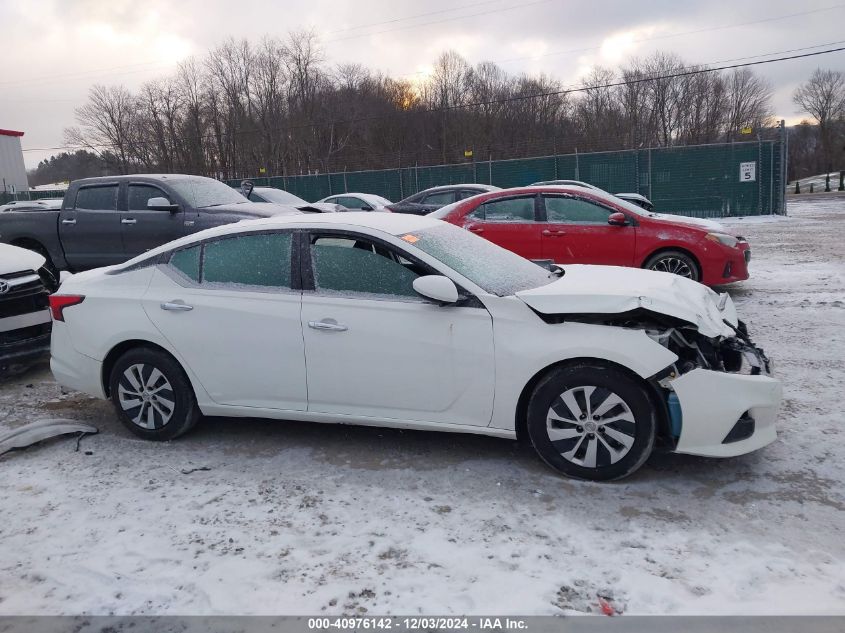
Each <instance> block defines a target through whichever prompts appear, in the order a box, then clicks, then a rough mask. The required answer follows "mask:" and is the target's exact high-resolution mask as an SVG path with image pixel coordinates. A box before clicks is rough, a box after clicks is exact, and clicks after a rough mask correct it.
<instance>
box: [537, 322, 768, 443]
mask: <svg viewBox="0 0 845 633" xmlns="http://www.w3.org/2000/svg"><path fill="white" fill-rule="evenodd" d="M541 317H542V318H544V320H546V321H547V322H550V323H553V322H557V323H562V322H567V321H568V322H573V321H576V322H581V323H592V324H596V325H607V326H614V327H622V328H626V329H637V330H642V331H644V333H645V334H646V335H648V336H649V338H651V339H652V340H653V341H655V342H656V343H658V344H659V345H661V346H663V347H665V348H666V349H668V350H669V351H671V352H672V353H673V354H674V355H675V356H677V360H676V361H675V362H674V363H672V364H671V365H669V366H668V367H666V368H665V369H664V370H662V371H661V372H659V373H657V374H656V375H654V376H652V377H651V378H650V379H649V382H650V384H651V385H652V387H653V394H654V396H655V399H656V400H657V401H658V402H657V403H656V404H658V403H659V404H660V405H661V409H662V412H663V417H664V419H665V424H664V425H663V428H662V430H661V433H660V437H659V445H660V446H661V447H662V448H665V449H667V450H671V451H675V452H679V453H688V454H692V455H703V456H709V457H729V456H734V455H741V454H744V453H748V452H750V451H753V450H756V449H758V448H761V447H763V446H765V445H766V444H769V443H770V442H772V441H774V440H775V439H776V437H777V436H776V433H775V427H774V423H775V419H776V417H777V410H778V407H779V406H780V400H781V385H780V382H779V381H778V380H776V379H774V378H773V377H772V361H771V360H770V359H769V358H768V356H767V355H766V353H765V352H764V351H763V349H761V348H760V347H758V346H756V345H755V344H754V343H753V342H752V341H751V339H750V337H749V336H748V331H747V328H746V326H745V324H744V323H743V322H741V321H737V322H736V325H733V324H731V323H730V322H729V321H727V320H724V323H725V325H726V326H727V328H728V329H727V330H726V332H733V336H728V335H724V336H715V337H708V336H704V335H703V334H701V333H700V332H699V330H698V328H697V327H696V326H694V325H692V324H690V323H687V322H684V321H682V320H679V319H676V318H673V317H669V316H667V315H661V314H656V313H654V312H650V311H648V310H642V309H640V310H635V311H631V312H629V313H626V314H623V315H607V314H604V315H597V314H593V315H585V314H568V315H562V314H557V315H541Z"/></svg>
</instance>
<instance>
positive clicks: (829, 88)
mask: <svg viewBox="0 0 845 633" xmlns="http://www.w3.org/2000/svg"><path fill="white" fill-rule="evenodd" d="M792 100H793V101H794V102H795V105H797V106H798V107H799V108H801V110H802V112H806V113H808V114H809V115H810V116H812V117H813V118H814V119H815V120H816V124H817V125H818V129H819V138H820V140H821V150H822V154H823V157H824V166H823V168H824V169H825V170H826V171H830V170H831V169H832V168H833V155H834V151H833V137H834V127H835V124H836V123H840V122H841V121H842V119H843V118H845V74H843V73H841V72H839V71H837V70H822V69H821V68H817V69H816V70H815V72H813V74H812V75H811V76H810V78H809V79H808V80H807V81H806V82H805V83H803V84H801V85H800V86H799V87H798V89H797V90H796V91H795V94H793V96H792Z"/></svg>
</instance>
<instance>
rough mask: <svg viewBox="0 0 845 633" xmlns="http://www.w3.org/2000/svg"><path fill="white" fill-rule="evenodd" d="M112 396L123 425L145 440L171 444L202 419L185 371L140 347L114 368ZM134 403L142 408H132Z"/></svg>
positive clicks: (170, 359)
mask: <svg viewBox="0 0 845 633" xmlns="http://www.w3.org/2000/svg"><path fill="white" fill-rule="evenodd" d="M156 372H158V374H156ZM139 385H140V388H139ZM109 394H110V396H111V400H112V403H113V404H114V407H115V410H116V411H117V415H118V417H120V421H121V422H123V424H124V425H125V426H126V428H128V429H129V430H130V431H132V432H133V433H134V434H135V435H137V436H138V437H142V438H144V439H146V440H156V441H166V440H172V439H174V438H176V437H179V436H180V435H182V434H183V433H187V432H188V431H190V430H191V429H192V428H193V426H194V425H195V424H196V423H197V421H198V420H199V418H200V411H199V407H198V406H197V402H196V398H195V397H194V390H193V388H192V387H191V383H190V381H189V380H188V377H187V376H186V375H185V372H184V371H183V369H182V367H180V366H179V363H177V362H176V360H174V359H173V357H172V356H170V355H169V354H166V353H165V352H162V351H159V350H156V349H150V348H146V347H138V348H135V349H131V350H129V351H128V352H126V353H125V354H123V356H121V357H120V358H119V359H118V360H117V362H116V363H115V364H114V366H113V367H112V370H111V375H110V376H109ZM133 395H137V396H138V397H137V398H134V397H133ZM135 400H137V401H138V402H139V405H137V406H129V405H132V404H133V403H134V402H135ZM171 403H172V406H171ZM166 416H167V417H166Z"/></svg>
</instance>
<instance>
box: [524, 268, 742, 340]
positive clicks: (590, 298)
mask: <svg viewBox="0 0 845 633" xmlns="http://www.w3.org/2000/svg"><path fill="white" fill-rule="evenodd" d="M562 268H563V269H564V271H565V274H564V275H563V277H561V278H560V279H558V280H557V281H553V282H552V283H550V284H547V285H545V286H540V287H539V288H533V289H532V290H524V291H522V292H517V293H516V296H517V297H519V298H520V299H521V300H522V301H524V302H525V303H526V304H528V306H530V307H531V308H533V309H534V310H536V311H537V312H539V313H541V314H622V313H625V312H629V311H631V310H637V309H645V310H649V311H651V312H659V313H660V314H665V315H668V316H671V317H675V318H676V319H681V320H683V321H686V322H687V323H691V324H692V325H695V326H696V327H697V328H698V331H699V332H700V333H701V334H702V335H704V336H707V337H711V338H715V337H719V336H727V337H730V336H734V335H735V332H734V331H733V330H732V329H731V328H730V327H729V326H727V325H726V324H725V323H724V321H723V319H725V320H727V321H728V322H729V323H731V324H732V325H734V326H736V325H737V317H736V309H735V308H734V305H733V302H732V301H731V298H730V297H729V296H727V294H725V295H723V296H720V295H718V294H717V293H715V292H713V291H712V290H710V288H708V287H707V286H704V285H702V284H699V283H697V282H695V281H692V280H690V279H685V278H683V277H678V276H677V275H673V274H671V273H662V272H657V271H652V270H642V269H639V268H625V267H622V266H591V265H584V264H577V265H572V266H562ZM723 300H724V304H723V307H722V309H721V310H720V309H719V304H720V302H721V301H723Z"/></svg>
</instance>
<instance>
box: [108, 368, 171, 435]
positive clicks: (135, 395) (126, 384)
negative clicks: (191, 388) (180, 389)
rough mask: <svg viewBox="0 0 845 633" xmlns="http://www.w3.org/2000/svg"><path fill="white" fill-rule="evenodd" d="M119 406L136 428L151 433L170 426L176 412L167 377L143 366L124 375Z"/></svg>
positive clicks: (127, 370)
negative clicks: (148, 430)
mask: <svg viewBox="0 0 845 633" xmlns="http://www.w3.org/2000/svg"><path fill="white" fill-rule="evenodd" d="M118 402H119V404H120V407H121V409H123V411H124V412H126V415H127V416H128V417H129V419H130V420H132V422H133V423H134V424H136V425H137V426H139V427H141V428H143V429H150V430H152V429H160V428H161V427H163V426H165V425H166V424H167V423H168V422H170V418H172V417H173V411H174V409H175V408H176V397H175V394H174V393H173V387H171V385H170V381H168V380H167V377H166V376H165V375H164V374H163V373H162V372H161V371H159V370H158V369H157V368H155V367H153V366H152V365H146V364H141V363H138V364H135V365H130V366H129V367H127V368H126V370H125V371H124V372H123V374H122V375H121V377H120V381H119V383H118Z"/></svg>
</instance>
